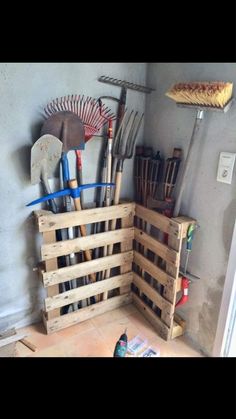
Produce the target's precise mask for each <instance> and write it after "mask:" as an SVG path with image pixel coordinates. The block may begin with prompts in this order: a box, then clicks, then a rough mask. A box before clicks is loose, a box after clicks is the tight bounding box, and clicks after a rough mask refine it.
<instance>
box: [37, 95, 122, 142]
mask: <svg viewBox="0 0 236 419" xmlns="http://www.w3.org/2000/svg"><path fill="white" fill-rule="evenodd" d="M44 110H45V115H46V116H47V117H50V116H51V115H54V114H55V113H58V112H62V111H64V112H65V111H69V112H72V113H74V114H75V115H77V117H79V118H80V120H81V122H82V123H83V125H84V130H85V136H84V139H85V142H87V141H88V140H90V139H91V138H92V137H93V136H94V135H96V134H98V133H99V132H100V130H101V128H102V127H103V125H105V124H106V123H107V120H108V119H110V118H112V119H113V118H114V117H115V115H114V114H113V113H112V112H111V110H110V109H109V108H108V107H106V106H105V105H104V104H103V105H102V106H101V105H100V103H99V100H97V99H94V98H92V97H89V96H87V97H86V96H84V95H68V96H64V97H60V98H56V99H54V100H53V101H52V102H50V103H48V104H47V105H46V107H45V109H44ZM101 111H102V112H101Z"/></svg>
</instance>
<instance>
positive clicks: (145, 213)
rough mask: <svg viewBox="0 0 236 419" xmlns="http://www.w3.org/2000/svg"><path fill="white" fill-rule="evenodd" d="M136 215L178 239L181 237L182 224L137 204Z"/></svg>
mask: <svg viewBox="0 0 236 419" xmlns="http://www.w3.org/2000/svg"><path fill="white" fill-rule="evenodd" d="M135 215H136V216H137V217H139V218H141V219H143V220H144V221H146V222H147V223H149V224H151V225H153V226H154V227H156V228H158V229H160V230H162V231H164V232H165V233H168V234H171V235H173V236H175V237H177V238H178V237H180V228H181V227H180V224H179V223H178V222H176V221H174V220H173V219H171V218H168V217H166V216H165V215H162V214H159V213H158V212H156V211H153V210H150V209H148V208H145V207H143V206H142V205H139V204H136V206H135Z"/></svg>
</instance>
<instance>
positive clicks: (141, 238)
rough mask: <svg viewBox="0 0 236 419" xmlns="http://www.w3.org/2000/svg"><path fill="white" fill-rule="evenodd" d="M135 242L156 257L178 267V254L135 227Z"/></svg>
mask: <svg viewBox="0 0 236 419" xmlns="http://www.w3.org/2000/svg"><path fill="white" fill-rule="evenodd" d="M134 238H135V240H136V241H137V242H138V243H140V244H142V245H143V246H145V247H146V248H147V249H149V250H151V251H152V252H154V253H155V254H156V255H157V256H160V257H161V258H162V259H164V260H166V261H167V262H169V263H171V264H173V265H174V266H178V264H179V259H180V254H179V253H178V252H176V251H175V250H173V249H170V248H169V247H168V246H166V245H165V244H163V243H161V242H160V241H159V240H157V239H155V238H154V237H151V236H150V235H148V234H146V233H144V232H143V231H142V230H140V229H138V228H136V227H135V230H134Z"/></svg>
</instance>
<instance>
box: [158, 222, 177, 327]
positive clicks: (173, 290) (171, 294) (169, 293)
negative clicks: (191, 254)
mask: <svg viewBox="0 0 236 419" xmlns="http://www.w3.org/2000/svg"><path fill="white" fill-rule="evenodd" d="M180 235H181V236H182V225H181V233H180ZM168 246H170V247H171V248H172V249H176V251H177V252H181V246H182V237H181V238H180V239H177V238H176V237H174V236H168ZM166 272H167V273H168V274H170V275H171V276H174V277H175V279H176V280H175V281H167V283H166V285H165V287H164V290H163V297H165V298H166V300H168V301H170V303H172V304H173V306H174V307H175V304H176V295H177V285H179V280H178V281H177V278H178V276H179V264H178V266H177V267H173V265H172V264H170V263H166ZM180 286H181V285H180ZM173 314H174V313H172V315H171V316H170V313H169V312H168V311H167V310H165V309H164V310H162V312H161V318H162V320H163V321H164V322H165V323H167V324H169V325H170V328H171V329H172V327H173V321H174V315H173Z"/></svg>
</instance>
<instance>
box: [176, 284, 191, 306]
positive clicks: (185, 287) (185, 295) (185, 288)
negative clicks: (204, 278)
mask: <svg viewBox="0 0 236 419" xmlns="http://www.w3.org/2000/svg"><path fill="white" fill-rule="evenodd" d="M189 284H190V281H189V280H188V278H186V277H185V276H183V277H182V282H181V289H182V292H183V294H182V297H181V298H180V300H179V301H178V303H177V304H176V305H175V307H178V306H181V305H183V304H185V303H186V302H187V301H188V289H189Z"/></svg>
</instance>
